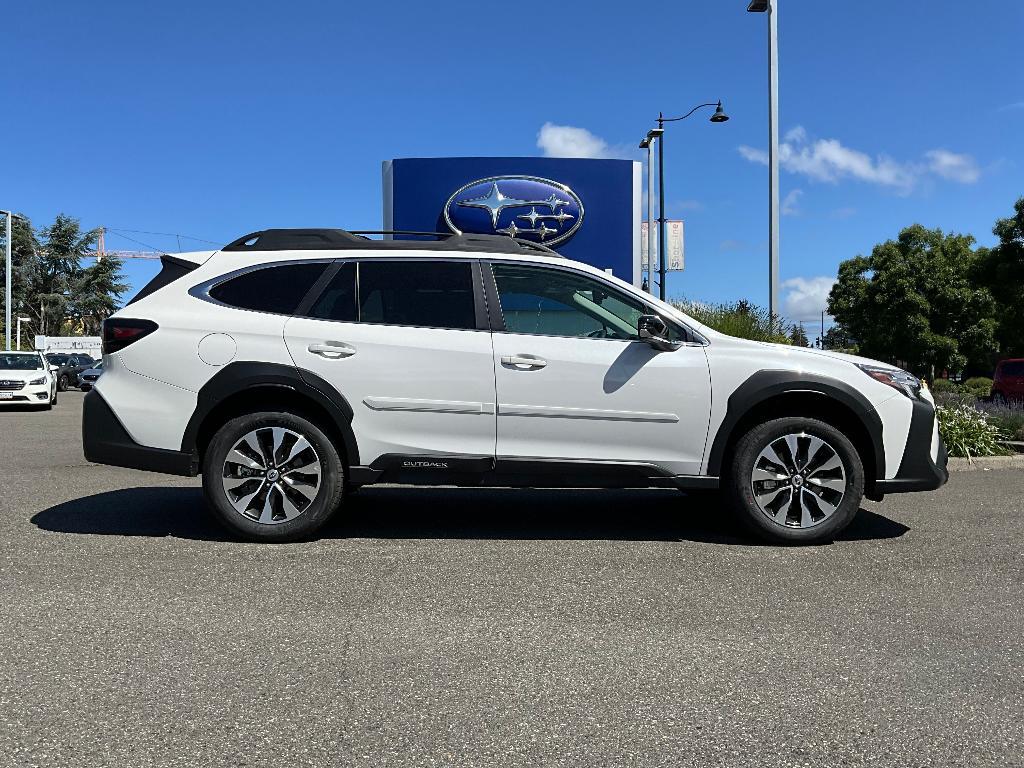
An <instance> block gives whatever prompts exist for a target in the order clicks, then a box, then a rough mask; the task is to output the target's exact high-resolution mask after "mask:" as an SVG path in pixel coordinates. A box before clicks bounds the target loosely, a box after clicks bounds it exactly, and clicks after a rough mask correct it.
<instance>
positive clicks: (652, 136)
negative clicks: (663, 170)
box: [640, 128, 665, 293]
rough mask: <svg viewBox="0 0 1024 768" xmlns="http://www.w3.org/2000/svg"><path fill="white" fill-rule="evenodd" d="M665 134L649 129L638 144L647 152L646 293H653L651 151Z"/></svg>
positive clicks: (661, 130) (661, 131) (658, 130)
mask: <svg viewBox="0 0 1024 768" xmlns="http://www.w3.org/2000/svg"><path fill="white" fill-rule="evenodd" d="M664 132H665V129H663V128H651V130H649V131H648V132H647V135H646V136H645V137H644V138H643V139H642V140H641V142H640V149H646V150H647V257H646V260H647V292H648V293H653V289H652V288H651V283H652V282H654V232H653V231H652V230H653V229H654V227H653V226H652V225H653V224H654V222H653V221H652V218H653V208H654V166H653V160H652V154H651V149H652V147H653V145H654V142H656V141H657V140H658V139H659V138H660V137H661V134H663V133H664Z"/></svg>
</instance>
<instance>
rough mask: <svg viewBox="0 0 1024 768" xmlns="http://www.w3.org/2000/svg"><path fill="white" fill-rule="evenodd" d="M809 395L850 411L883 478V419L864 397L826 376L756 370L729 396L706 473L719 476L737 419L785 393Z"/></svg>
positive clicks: (709, 456) (878, 477)
mask: <svg viewBox="0 0 1024 768" xmlns="http://www.w3.org/2000/svg"><path fill="white" fill-rule="evenodd" d="M806 392H811V393H815V394H818V395H822V396H823V397H827V398H831V399H832V400H835V401H838V402H840V403H842V404H843V405H845V406H846V407H847V408H849V409H850V410H851V411H852V412H853V413H854V415H855V416H856V417H857V418H858V419H859V420H860V422H861V424H862V425H863V426H864V429H865V430H866V431H867V433H868V436H869V438H870V440H871V444H872V447H873V448H874V452H875V467H876V478H875V479H882V478H884V477H885V446H884V444H883V442H882V420H881V418H879V416H878V413H877V412H876V411H875V409H874V406H872V405H871V403H870V402H869V401H868V399H867V398H866V397H864V395H862V394H861V393H860V392H858V391H857V390H856V389H854V388H853V387H851V386H850V385H849V384H847V383H846V382H843V381H840V380H839V379H833V378H830V377H828V376H819V375H817V374H813V373H796V372H794V371H758V372H757V373H755V374H753V375H752V376H751V377H750V378H748V379H747V380H746V381H744V382H743V383H742V384H741V385H740V386H738V387H737V388H736V390H735V391H734V392H733V393H732V394H731V395H730V396H729V402H728V405H727V406H726V412H725V418H724V419H723V420H722V423H721V424H720V425H719V426H718V432H717V433H716V434H715V439H714V442H712V444H711V451H710V453H709V454H708V474H709V475H712V476H718V475H721V473H722V461H723V459H724V458H725V449H726V446H727V445H728V443H729V438H730V436H731V435H732V432H733V430H734V429H735V427H736V425H737V424H738V423H739V422H740V420H741V419H742V418H743V417H744V416H745V415H746V414H747V413H749V412H750V410H751V409H752V408H755V407H756V406H758V405H759V404H761V403H763V402H765V401H766V400H768V399H770V398H773V397H776V396H778V395H785V394H798V393H806Z"/></svg>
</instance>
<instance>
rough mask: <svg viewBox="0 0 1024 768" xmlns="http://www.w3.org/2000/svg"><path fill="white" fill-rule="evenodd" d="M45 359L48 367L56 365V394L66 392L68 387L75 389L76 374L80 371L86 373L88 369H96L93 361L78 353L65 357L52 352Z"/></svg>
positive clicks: (76, 384)
mask: <svg viewBox="0 0 1024 768" xmlns="http://www.w3.org/2000/svg"><path fill="white" fill-rule="evenodd" d="M46 359H47V360H49V361H50V365H56V366H57V368H58V371H57V391H58V392H66V391H67V389H68V387H77V386H78V374H80V373H81V372H82V371H87V370H89V369H90V368H94V367H96V361H95V360H93V359H92V358H91V357H89V356H88V355H81V354H78V353H74V354H67V355H65V354H61V353H57V352H54V353H51V354H49V355H47V356H46Z"/></svg>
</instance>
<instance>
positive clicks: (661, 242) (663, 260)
mask: <svg viewBox="0 0 1024 768" xmlns="http://www.w3.org/2000/svg"><path fill="white" fill-rule="evenodd" d="M702 107H714V108H715V114H713V115H712V116H711V122H712V123H724V122H725V121H727V120H728V119H729V116H728V115H727V114H725V110H724V109H722V101H721V99H719V100H718V101H717V102H714V101H709V102H707V103H706V104H698V105H697V106H696V107H694V108H693V109H691V110H690V111H689V112H687V113H686V114H685V115H683V116H682V117H665V116H664V115H663V114H662V113H661V112H659V113H658V129H657V130H658V131H659V133H658V138H659V139H660V141H659V142H658V280H659V281H660V285H659V286H658V298H659V299H661V300H662V301H664V300H665V273H666V271H667V269H668V259H667V257H666V256H665V251H666V248H665V229H666V227H665V123H675V122H678V121H679V120H685V119H686V118H688V117H689V116H690V115H692V114H693V113H694V112H696V111H697V110H698V109H701V108H702ZM650 236H651V233H650V231H648V232H647V237H648V239H649V238H650Z"/></svg>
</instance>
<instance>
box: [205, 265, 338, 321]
mask: <svg viewBox="0 0 1024 768" xmlns="http://www.w3.org/2000/svg"><path fill="white" fill-rule="evenodd" d="M326 267H327V265H326V264H285V265H281V266H278V267H265V268H264V269H257V270H254V271H252V272H246V273H245V274H242V275H239V276H238V277H235V278H232V279H231V280H228V281H227V282H224V283H220V284H219V285H216V286H214V287H213V288H211V289H210V296H212V297H213V298H215V299H216V300H217V301H221V302H224V303H225V304H229V305H230V306H232V307H238V308H239V309H253V310H256V311H257V312H274V313H276V314H280V315H290V314H291V313H292V312H294V311H295V308H296V307H297V306H298V305H299V302H300V301H302V299H303V297H305V295H306V294H307V293H308V292H309V289H310V288H312V287H313V283H315V282H316V281H317V278H318V277H320V275H322V274H323V271H324V269H325V268H326Z"/></svg>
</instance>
